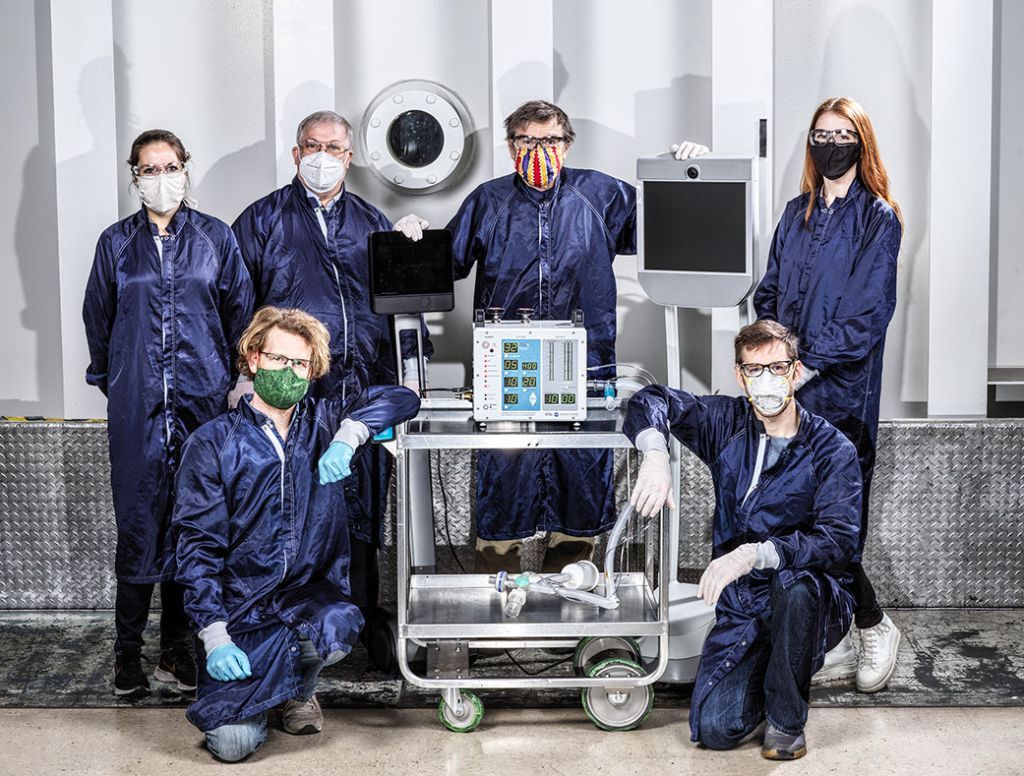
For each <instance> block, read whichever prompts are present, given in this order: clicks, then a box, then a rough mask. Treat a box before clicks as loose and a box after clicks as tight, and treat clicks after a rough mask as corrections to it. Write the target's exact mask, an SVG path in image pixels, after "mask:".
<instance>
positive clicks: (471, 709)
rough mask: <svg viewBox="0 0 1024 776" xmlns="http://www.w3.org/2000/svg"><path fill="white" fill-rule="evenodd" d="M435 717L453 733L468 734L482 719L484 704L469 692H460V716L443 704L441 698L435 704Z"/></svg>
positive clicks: (474, 694)
mask: <svg viewBox="0 0 1024 776" xmlns="http://www.w3.org/2000/svg"><path fill="white" fill-rule="evenodd" d="M437 716H438V719H440V720H441V724H442V725H444V726H445V727H446V728H448V729H449V730H451V731H452V732H454V733H468V732H470V731H471V730H476V728H477V725H479V724H480V720H482V719H483V718H484V702H483V701H482V700H480V698H479V697H478V696H477V695H476V693H472V692H470V691H469V690H463V691H462V714H461V715H459V714H456V712H455V709H454V708H452V707H451V706H449V705H448V704H447V703H445V700H444V698H442V699H441V700H440V701H439V702H438V704H437Z"/></svg>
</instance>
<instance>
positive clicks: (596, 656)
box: [572, 636, 640, 676]
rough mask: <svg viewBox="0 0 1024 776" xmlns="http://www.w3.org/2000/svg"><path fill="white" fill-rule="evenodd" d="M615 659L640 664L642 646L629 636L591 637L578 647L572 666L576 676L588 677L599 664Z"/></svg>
mask: <svg viewBox="0 0 1024 776" xmlns="http://www.w3.org/2000/svg"><path fill="white" fill-rule="evenodd" d="M613 657H614V658H621V659H622V660H629V661H632V662H634V663H639V662H640V645H639V644H637V642H636V639H634V638H631V637H629V636H590V637H587V638H585V639H580V643H579V644H577V645H576V654H575V655H574V656H573V660H572V665H573V669H575V671H576V676H586V675H587V672H588V671H589V670H590V669H591V668H593V667H594V666H596V665H597V664H598V663H601V662H603V661H605V660H609V659H611V658H613Z"/></svg>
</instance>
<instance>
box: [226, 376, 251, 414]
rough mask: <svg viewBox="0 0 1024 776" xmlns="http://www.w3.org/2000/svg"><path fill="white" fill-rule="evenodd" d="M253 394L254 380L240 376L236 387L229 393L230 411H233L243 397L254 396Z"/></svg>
mask: <svg viewBox="0 0 1024 776" xmlns="http://www.w3.org/2000/svg"><path fill="white" fill-rule="evenodd" d="M252 392H253V391H252V380H250V379H249V378H248V377H242V375H239V376H238V379H237V380H236V381H235V387H234V388H232V389H231V390H230V391H228V409H229V410H233V409H234V408H235V407H237V406H238V402H240V401H241V400H242V397H243V396H252Z"/></svg>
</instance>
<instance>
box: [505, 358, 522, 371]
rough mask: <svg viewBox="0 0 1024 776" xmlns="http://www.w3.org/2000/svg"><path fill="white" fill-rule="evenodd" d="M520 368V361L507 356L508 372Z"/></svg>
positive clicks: (506, 367)
mask: <svg viewBox="0 0 1024 776" xmlns="http://www.w3.org/2000/svg"><path fill="white" fill-rule="evenodd" d="M518 368H519V362H518V361H516V360H515V359H514V358H506V359H505V371H506V372H514V371H516V370H517V369H518Z"/></svg>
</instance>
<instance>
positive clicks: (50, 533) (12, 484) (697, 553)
mask: <svg viewBox="0 0 1024 776" xmlns="http://www.w3.org/2000/svg"><path fill="white" fill-rule="evenodd" d="M105 431H106V430H105V427H104V426H102V425H100V424H94V423H14V422H10V423H0V608H2V609H47V608H54V609H74V608H109V607H111V606H112V605H113V591H114V580H113V547H114V539H115V531H114V520H113V509H112V507H111V501H110V491H109V476H110V466H109V462H108V458H107V438H106V432H105ZM632 463H633V469H634V471H635V463H636V462H635V457H634V458H633V462H632ZM626 464H627V460H626V456H625V455H624V454H623V453H621V452H619V453H618V454H617V456H616V467H615V470H616V481H617V493H618V501H619V503H620V504H621V503H622V502H623V501H624V500H625V498H626V497H627V493H628V488H627V486H626V483H627V478H626ZM431 466H432V471H433V472H434V479H433V481H434V493H433V501H434V509H435V538H436V539H437V543H438V552H437V563H438V567H439V569H440V570H441V571H444V572H449V571H456V570H458V565H457V564H456V562H455V560H454V559H453V557H452V553H451V552H449V550H448V549H447V542H448V540H447V536H446V531H445V521H444V514H445V512H444V499H443V498H442V490H441V484H442V483H443V485H444V491H443V492H444V495H445V497H446V498H447V506H448V522H447V532H448V533H449V534H450V535H451V538H452V542H453V543H454V545H455V553H456V555H457V556H458V558H459V561H461V563H462V564H463V566H464V567H466V568H470V567H471V565H472V562H473V551H472V547H473V542H474V540H475V533H474V531H473V520H472V504H473V493H474V491H475V481H474V477H475V469H476V467H475V466H474V465H473V458H472V455H471V454H470V453H468V452H463V451H447V450H446V451H438V452H435V453H432V455H431ZM682 493H683V498H682V505H681V506H682V527H681V531H680V567H681V571H680V574H681V577H682V578H688V579H695V578H696V575H697V574H698V573H699V570H700V569H702V568H703V567H704V566H705V565H706V563H707V561H708V558H709V557H710V519H709V518H710V516H711V514H712V512H713V509H714V501H713V494H712V491H711V478H710V475H709V473H708V470H707V468H706V467H705V466H703V465H702V464H701V463H700V462H699V461H697V460H696V458H695V457H694V456H692V455H690V454H689V453H686V454H685V455H684V458H683V465H682ZM1022 501H1024V422H1022V421H976V422H887V423H883V424H882V426H881V429H880V439H879V455H878V464H877V467H876V474H875V482H874V488H873V492H872V497H871V527H870V530H869V534H868V543H867V548H866V551H865V566H866V568H867V570H868V574H869V576H870V577H871V579H872V581H873V582H874V585H875V588H876V590H877V592H878V597H879V600H880V601H881V602H882V603H883V605H886V606H951V607H969V606H1014V607H1019V606H1024V509H1022V506H1024V505H1022ZM391 503H392V504H393V503H394V498H393V495H392V498H391ZM543 547H544V543H543V539H541V538H536V539H532V540H529V541H528V542H527V547H526V551H525V558H526V563H527V564H528V565H531V566H533V567H536V566H537V565H538V564H539V559H540V556H541V553H542V552H543ZM394 564H395V548H394V531H393V527H392V526H390V525H389V526H387V528H386V530H385V535H384V546H383V547H382V565H383V568H382V575H381V576H382V579H381V586H382V591H381V592H382V599H384V600H393V599H394V597H395V589H394Z"/></svg>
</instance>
